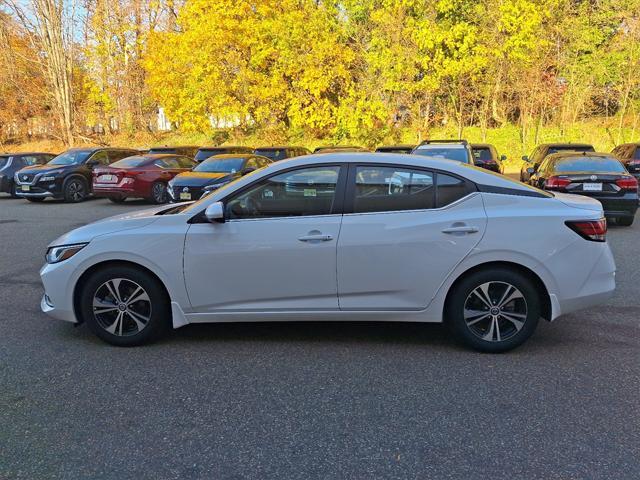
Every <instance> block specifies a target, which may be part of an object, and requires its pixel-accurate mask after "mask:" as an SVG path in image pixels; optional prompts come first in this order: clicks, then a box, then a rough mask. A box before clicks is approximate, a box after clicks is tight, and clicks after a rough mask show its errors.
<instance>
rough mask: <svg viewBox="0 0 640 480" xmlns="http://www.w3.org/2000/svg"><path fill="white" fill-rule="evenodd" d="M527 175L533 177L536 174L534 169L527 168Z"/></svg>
mask: <svg viewBox="0 0 640 480" xmlns="http://www.w3.org/2000/svg"><path fill="white" fill-rule="evenodd" d="M527 173H528V174H529V175H533V174H534V173H536V169H535V168H533V167H529V168H527Z"/></svg>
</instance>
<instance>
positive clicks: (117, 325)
mask: <svg viewBox="0 0 640 480" xmlns="http://www.w3.org/2000/svg"><path fill="white" fill-rule="evenodd" d="M93 315H94V316H95V319H96V321H97V323H98V325H100V327H101V328H103V329H104V330H105V331H107V332H109V333H110V334H112V335H116V336H120V337H126V336H131V335H136V334H137V333H139V332H141V331H142V330H143V329H144V328H145V327H146V326H147V325H148V324H149V321H150V320H151V299H150V298H149V294H148V293H147V292H146V290H145V289H144V288H142V287H141V286H140V285H139V284H137V283H136V282H134V281H132V280H129V279H126V278H113V279H111V280H108V281H106V282H104V283H103V284H102V285H100V286H99V287H98V289H97V290H96V292H95V294H94V296H93Z"/></svg>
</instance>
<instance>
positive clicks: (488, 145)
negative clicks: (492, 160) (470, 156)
mask: <svg viewBox="0 0 640 480" xmlns="http://www.w3.org/2000/svg"><path fill="white" fill-rule="evenodd" d="M469 145H470V146H471V148H496V147H495V146H494V145H493V144H492V143H470V144H469Z"/></svg>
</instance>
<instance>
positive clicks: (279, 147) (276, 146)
mask: <svg viewBox="0 0 640 480" xmlns="http://www.w3.org/2000/svg"><path fill="white" fill-rule="evenodd" d="M291 148H304V147H299V146H297V145H274V146H270V147H256V148H254V150H287V149H291Z"/></svg>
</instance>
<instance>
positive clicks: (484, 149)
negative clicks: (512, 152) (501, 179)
mask: <svg viewBox="0 0 640 480" xmlns="http://www.w3.org/2000/svg"><path fill="white" fill-rule="evenodd" d="M471 152H472V153H473V161H474V162H475V164H476V166H477V167H482V168H486V169H487V170H491V171H492V172H496V173H503V172H504V166H503V165H502V162H504V161H505V160H506V159H507V156H506V155H498V150H496V147H494V146H493V145H491V144H490V143H472V144H471Z"/></svg>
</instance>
